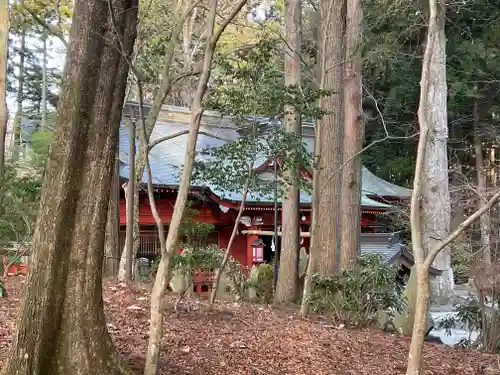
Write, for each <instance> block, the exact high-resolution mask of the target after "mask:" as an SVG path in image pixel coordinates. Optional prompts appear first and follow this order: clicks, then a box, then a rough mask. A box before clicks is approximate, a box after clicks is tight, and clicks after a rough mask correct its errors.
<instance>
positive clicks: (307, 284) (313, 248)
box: [300, 3, 333, 318]
mask: <svg viewBox="0 0 500 375" xmlns="http://www.w3.org/2000/svg"><path fill="white" fill-rule="evenodd" d="M332 10H333V4H332V3H331V4H330V6H329V7H328V8H327V9H326V13H323V14H320V13H319V12H318V14H317V19H318V20H320V19H324V20H327V19H329V17H331V12H332ZM323 11H325V9H323ZM327 23H328V22H322V23H321V24H320V27H319V28H318V30H321V32H319V31H318V32H317V33H316V45H317V46H318V50H319V51H324V50H325V48H326V40H325V39H322V36H323V35H324V34H325V31H324V30H323V28H324V27H325V24H327ZM325 72H326V56H325V54H324V53H321V54H320V53H317V58H316V80H317V83H318V84H317V89H319V90H323V89H324V88H325V82H324V78H325ZM321 106H322V105H321V100H319V107H321ZM314 139H321V127H320V126H319V121H316V126H315V127H314ZM320 158H321V142H314V154H313V181H312V202H311V225H310V228H309V233H310V241H309V257H308V259H307V269H306V275H305V277H304V291H303V293H302V301H301V304H300V315H301V316H302V317H304V318H305V317H306V316H307V314H308V313H309V297H310V295H311V292H312V278H313V275H314V274H315V272H316V271H317V267H318V262H319V256H320V254H318V253H317V251H318V250H319V247H318V246H317V245H316V241H317V240H318V233H317V232H316V230H317V229H318V212H319V202H320V195H321V194H320V184H319V174H320V173H321V171H320V169H319V160H320Z"/></svg>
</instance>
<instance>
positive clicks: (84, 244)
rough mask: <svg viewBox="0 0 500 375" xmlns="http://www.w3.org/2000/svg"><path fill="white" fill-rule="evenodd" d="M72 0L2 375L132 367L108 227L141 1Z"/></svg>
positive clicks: (81, 374) (78, 373)
mask: <svg viewBox="0 0 500 375" xmlns="http://www.w3.org/2000/svg"><path fill="white" fill-rule="evenodd" d="M112 7H113V9H114V12H115V14H116V30H117V31H118V32H119V33H120V34H121V37H122V39H123V40H124V46H125V50H124V51H120V49H119V48H117V35H116V32H115V27H113V26H112V24H111V18H110V14H109V8H108V4H107V2H105V1H101V0H76V1H75V2H74V13H73V20H72V29H71V42H70V45H69V49H68V52H67V58H66V66H65V69H64V74H63V80H62V81H63V87H62V90H61V97H60V101H59V108H58V117H57V127H56V132H55V134H54V140H53V142H52V145H51V149H50V153H49V159H48V163H47V169H46V172H45V178H44V183H43V188H42V195H41V203H40V212H39V216H38V220H37V225H36V230H35V234H34V237H33V245H32V246H33V259H32V263H31V268H30V270H29V273H28V276H27V279H26V283H25V288H26V289H25V294H24V296H23V300H22V303H21V310H20V312H21V314H20V316H19V320H18V325H17V329H16V333H15V334H14V337H13V343H12V347H11V349H10V351H9V355H8V361H7V365H6V366H5V368H4V369H3V374H7V375H28V374H29V375H45V374H51V375H59V374H60V375H63V374H64V375H67V374H75V375H93V374H95V375H97V374H99V375H102V374H107V375H113V374H125V373H127V374H128V373H129V371H128V370H127V369H126V367H125V366H124V365H123V364H122V363H121V361H120V359H119V357H118V354H117V352H116V350H115V348H114V346H113V344H112V341H111V339H110V336H109V333H108V332H107V329H106V319H105V316H104V309H103V300H102V264H103V256H104V232H105V226H106V216H107V211H108V203H109V192H110V185H111V176H112V170H113V158H114V156H115V154H116V150H117V143H118V129H119V124H120V118H121V112H122V106H123V100H124V95H125V86H126V80H127V73H128V64H127V63H126V60H125V58H124V55H125V56H130V54H131V52H132V47H133V43H134V40H135V36H136V27H137V8H138V1H137V0H114V1H113V3H112Z"/></svg>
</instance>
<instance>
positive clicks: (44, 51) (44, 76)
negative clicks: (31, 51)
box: [41, 30, 48, 130]
mask: <svg viewBox="0 0 500 375" xmlns="http://www.w3.org/2000/svg"><path fill="white" fill-rule="evenodd" d="M42 43H43V48H42V59H43V61H42V105H41V107H42V130H47V86H48V82H47V32H46V31H45V30H44V32H43V34H42Z"/></svg>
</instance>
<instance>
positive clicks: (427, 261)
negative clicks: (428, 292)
mask: <svg viewBox="0 0 500 375" xmlns="http://www.w3.org/2000/svg"><path fill="white" fill-rule="evenodd" d="M499 199H500V190H498V191H497V192H496V193H495V195H493V196H492V197H491V198H490V200H489V201H488V202H487V203H486V204H485V205H484V206H482V207H481V208H480V209H478V210H477V211H476V212H474V213H473V214H472V215H470V216H469V217H468V218H467V219H465V220H464V221H462V222H461V223H460V224H459V225H458V227H457V229H455V230H454V231H453V232H452V233H451V234H450V235H449V236H448V237H447V238H446V239H445V240H444V241H442V242H441V243H439V244H438V245H437V246H436V247H434V248H433V249H431V250H430V251H429V254H428V255H427V257H426V259H425V265H426V266H427V267H430V265H431V264H432V262H433V261H434V259H435V258H436V256H437V255H438V254H439V252H440V251H441V250H443V249H444V248H445V247H446V246H448V245H449V244H451V243H452V242H453V241H454V240H455V239H456V238H457V237H458V236H459V235H460V234H461V233H462V232H463V231H464V230H465V229H467V228H468V227H469V226H470V225H471V224H472V223H473V222H474V221H475V220H477V219H478V218H480V217H481V215H483V214H485V213H486V212H487V211H488V210H490V209H491V208H492V207H493V205H494V204H495V203H496V202H497V201H498V200H499Z"/></svg>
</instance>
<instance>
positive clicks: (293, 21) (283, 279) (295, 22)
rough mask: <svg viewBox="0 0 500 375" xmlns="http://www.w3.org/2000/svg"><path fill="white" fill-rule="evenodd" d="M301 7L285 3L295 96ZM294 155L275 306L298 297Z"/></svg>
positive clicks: (288, 68) (290, 122)
mask: <svg viewBox="0 0 500 375" xmlns="http://www.w3.org/2000/svg"><path fill="white" fill-rule="evenodd" d="M301 11H302V7H301V3H300V0H285V85H286V86H287V87H288V88H289V89H290V90H294V91H295V92H298V89H299V87H300V79H301V74H300V46H301V28H302V17H301ZM284 122H285V131H286V132H288V133H294V134H297V135H299V134H301V126H300V113H299V112H298V110H297V108H296V107H295V106H294V105H293V104H287V105H286V106H285V119H284ZM295 160H296V158H295V157H294V155H289V160H287V161H286V162H285V171H284V173H285V180H286V182H287V185H288V188H287V191H286V193H285V194H286V196H285V197H284V198H283V203H282V211H281V215H282V220H281V222H282V228H283V229H282V231H283V236H282V237H281V252H280V264H279V272H278V282H277V284H276V294H275V296H274V302H275V303H283V302H289V301H292V300H294V299H295V296H296V293H297V277H298V275H297V271H298V269H297V264H298V259H299V250H300V237H299V233H300V228H299V224H300V213H299V204H300V196H299V186H300V177H299V176H300V175H299V168H300V166H299V165H296V162H295Z"/></svg>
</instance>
